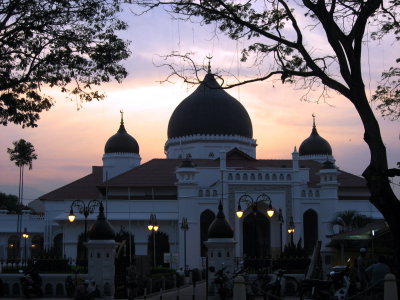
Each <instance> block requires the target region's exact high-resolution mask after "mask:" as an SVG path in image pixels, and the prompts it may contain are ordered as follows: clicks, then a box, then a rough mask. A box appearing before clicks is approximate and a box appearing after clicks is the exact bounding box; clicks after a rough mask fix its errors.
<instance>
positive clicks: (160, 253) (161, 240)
mask: <svg viewBox="0 0 400 300" xmlns="http://www.w3.org/2000/svg"><path fill="white" fill-rule="evenodd" d="M154 235H155V237H154V239H155V242H156V244H155V251H156V261H155V263H156V265H155V266H165V267H168V264H164V253H168V252H169V238H168V235H167V234H166V233H164V232H159V231H157V232H155V233H154ZM147 245H148V247H147V254H148V256H149V257H151V259H152V260H153V259H154V258H153V250H154V247H153V245H154V244H153V232H152V233H151V234H150V235H149V238H148V243H147Z"/></svg>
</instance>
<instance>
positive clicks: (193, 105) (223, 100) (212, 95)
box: [168, 73, 253, 138]
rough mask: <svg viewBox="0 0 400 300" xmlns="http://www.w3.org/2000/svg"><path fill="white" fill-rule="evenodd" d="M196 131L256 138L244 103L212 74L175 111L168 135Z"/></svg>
mask: <svg viewBox="0 0 400 300" xmlns="http://www.w3.org/2000/svg"><path fill="white" fill-rule="evenodd" d="M195 134H209V135H239V136H243V137H248V138H253V126H252V124H251V120H250V117H249V114H248V113H247V111H246V109H245V108H244V107H243V105H242V104H241V103H240V102H239V101H237V100H236V99H235V98H233V97H232V96H231V95H229V94H228V93H227V92H225V90H223V89H222V88H221V86H220V85H219V84H218V82H217V81H216V80H215V78H214V75H213V74H211V73H208V74H207V75H206V76H205V78H204V80H203V82H202V83H201V84H200V85H199V87H198V88H197V89H196V90H195V91H194V92H193V93H192V94H191V95H190V96H188V97H187V98H186V99H185V100H183V101H182V102H181V103H180V104H179V105H178V106H177V107H176V109H175V111H174V112H173V113H172V116H171V118H170V120H169V124H168V138H175V137H183V136H189V135H195Z"/></svg>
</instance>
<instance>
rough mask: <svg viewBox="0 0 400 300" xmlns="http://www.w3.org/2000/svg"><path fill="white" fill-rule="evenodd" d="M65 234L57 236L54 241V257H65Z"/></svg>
mask: <svg viewBox="0 0 400 300" xmlns="http://www.w3.org/2000/svg"><path fill="white" fill-rule="evenodd" d="M63 239H64V237H63V234H62V233H59V234H57V235H56V236H55V237H54V239H53V249H54V256H55V257H57V258H61V257H62V256H63Z"/></svg>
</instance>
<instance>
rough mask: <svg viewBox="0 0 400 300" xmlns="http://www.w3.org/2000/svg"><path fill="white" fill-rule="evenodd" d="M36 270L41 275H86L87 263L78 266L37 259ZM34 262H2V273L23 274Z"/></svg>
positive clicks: (81, 261)
mask: <svg viewBox="0 0 400 300" xmlns="http://www.w3.org/2000/svg"><path fill="white" fill-rule="evenodd" d="M34 262H35V270H36V271H37V272H39V273H53V274H54V273H63V274H76V273H78V274H86V273H87V261H86V260H80V261H76V265H72V264H70V263H69V260H68V259H63V258H61V259H59V258H40V259H35V260H34ZM32 265H33V261H32V260H28V261H27V263H25V262H24V261H23V260H19V259H12V260H0V271H1V273H9V274H11V273H21V271H23V270H27V269H29V268H31V266H32Z"/></svg>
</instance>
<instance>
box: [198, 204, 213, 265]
mask: <svg viewBox="0 0 400 300" xmlns="http://www.w3.org/2000/svg"><path fill="white" fill-rule="evenodd" d="M214 219H215V214H214V213H213V212H212V211H211V210H209V209H206V210H205V211H203V212H202V213H201V214H200V253H201V256H202V257H206V256H207V247H206V246H205V245H204V242H205V241H207V239H208V228H209V227H210V225H211V223H212V221H214Z"/></svg>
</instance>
